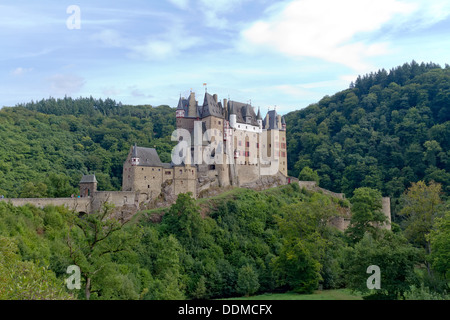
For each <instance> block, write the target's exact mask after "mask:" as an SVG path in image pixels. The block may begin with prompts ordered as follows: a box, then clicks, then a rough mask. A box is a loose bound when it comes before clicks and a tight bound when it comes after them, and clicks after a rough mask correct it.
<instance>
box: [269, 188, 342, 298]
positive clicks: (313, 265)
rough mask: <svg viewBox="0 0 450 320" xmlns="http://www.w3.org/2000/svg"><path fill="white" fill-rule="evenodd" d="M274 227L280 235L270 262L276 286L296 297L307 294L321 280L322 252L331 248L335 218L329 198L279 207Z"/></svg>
mask: <svg viewBox="0 0 450 320" xmlns="http://www.w3.org/2000/svg"><path fill="white" fill-rule="evenodd" d="M281 211H282V216H280V217H279V218H278V226H279V230H280V233H281V235H282V240H283V242H282V246H281V249H280V252H279V255H278V256H276V257H275V258H274V259H273V268H274V272H275V274H276V275H277V277H278V282H279V285H281V286H287V287H289V288H290V289H292V290H294V291H296V292H299V293H311V292H312V291H313V290H315V289H317V287H318V284H319V281H320V280H322V277H321V271H322V267H323V263H324V258H325V252H326V249H327V248H328V247H329V246H330V245H331V244H332V242H331V241H332V236H331V235H332V232H331V230H330V229H332V227H331V226H330V225H329V224H328V222H329V221H330V219H331V218H332V217H335V216H338V211H337V208H336V205H335V204H334V203H333V202H332V201H331V200H330V198H329V197H327V196H324V195H321V194H318V193H316V194H315V195H314V196H312V197H311V200H310V201H308V202H298V203H294V204H290V205H286V206H284V207H282V209H281Z"/></svg>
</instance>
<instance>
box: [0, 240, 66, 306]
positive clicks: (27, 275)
mask: <svg viewBox="0 0 450 320" xmlns="http://www.w3.org/2000/svg"><path fill="white" fill-rule="evenodd" d="M73 299H74V297H73V296H72V295H70V294H68V293H67V291H66V290H65V285H64V282H63V281H62V280H60V279H57V278H56V276H55V273H54V272H53V271H51V270H49V269H48V268H46V267H41V266H39V265H37V264H35V263H34V262H32V261H21V259H20V256H19V255H18V247H17V244H16V243H15V242H14V241H13V240H12V239H10V238H6V237H3V236H0V300H73Z"/></svg>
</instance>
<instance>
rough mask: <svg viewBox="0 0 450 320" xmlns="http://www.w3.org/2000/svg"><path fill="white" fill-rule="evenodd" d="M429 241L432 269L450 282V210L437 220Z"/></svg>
mask: <svg viewBox="0 0 450 320" xmlns="http://www.w3.org/2000/svg"><path fill="white" fill-rule="evenodd" d="M427 239H428V240H429V243H430V250H431V257H430V262H431V265H432V268H433V270H434V271H436V272H437V273H438V274H439V275H440V276H441V277H443V278H444V279H445V280H446V281H447V282H448V281H449V279H450V210H447V211H446V212H445V214H444V215H443V216H442V217H440V218H436V219H435V221H434V224H433V229H432V230H431V232H430V234H429V235H428V237H427Z"/></svg>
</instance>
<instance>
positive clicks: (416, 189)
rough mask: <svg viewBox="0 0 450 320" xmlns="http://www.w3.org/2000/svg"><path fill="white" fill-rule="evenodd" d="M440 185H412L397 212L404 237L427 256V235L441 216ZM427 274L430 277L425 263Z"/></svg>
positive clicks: (427, 263) (428, 245) (429, 271)
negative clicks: (402, 222) (400, 216)
mask: <svg viewBox="0 0 450 320" xmlns="http://www.w3.org/2000/svg"><path fill="white" fill-rule="evenodd" d="M440 193H441V185H440V184H437V183H434V182H430V183H429V184H428V185H427V184H426V183H425V182H424V181H419V182H417V183H413V184H412V186H411V187H410V188H409V189H408V190H407V192H405V194H404V197H403V208H402V209H401V211H400V212H399V214H400V215H402V216H404V217H405V218H406V219H405V221H404V227H405V236H406V237H407V239H409V240H410V241H411V242H412V243H413V244H415V245H416V246H419V247H421V248H423V249H424V250H425V252H426V254H427V255H429V254H430V253H431V245H430V239H429V237H428V235H429V234H430V232H431V231H432V228H433V224H434V220H435V219H436V218H437V217H440V216H442V215H443V206H442V200H441V197H440ZM425 264H426V266H427V270H428V273H429V274H430V275H431V272H432V270H431V265H430V263H429V261H428V260H427V261H425Z"/></svg>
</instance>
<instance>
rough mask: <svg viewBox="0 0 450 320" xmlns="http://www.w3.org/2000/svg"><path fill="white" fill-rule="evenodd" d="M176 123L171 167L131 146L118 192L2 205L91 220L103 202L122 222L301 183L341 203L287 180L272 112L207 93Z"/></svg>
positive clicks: (184, 104) (186, 103)
mask: <svg viewBox="0 0 450 320" xmlns="http://www.w3.org/2000/svg"><path fill="white" fill-rule="evenodd" d="M175 116H176V128H177V130H176V131H175V132H174V133H173V135H172V140H173V141H176V142H178V143H177V146H176V147H175V148H174V150H173V152H172V161H171V162H170V163H163V162H162V161H161V160H160V158H159V155H158V153H157V151H156V149H154V148H145V147H140V146H137V145H134V146H131V147H130V151H129V153H128V156H127V158H126V160H125V162H124V165H123V178H122V191H98V190H97V184H98V183H97V179H96V177H95V175H84V176H83V177H82V179H81V181H80V197H72V198H48V199H47V198H43V199H34V198H33V199H25V198H17V199H0V201H8V202H10V203H12V204H13V205H16V206H21V205H25V204H27V203H30V204H33V205H36V206H38V207H45V206H47V205H58V206H59V205H64V206H66V207H68V208H69V209H70V210H75V211H77V212H79V213H91V212H95V211H97V210H99V209H100V208H101V207H102V205H103V204H104V203H106V202H108V203H111V204H113V205H114V206H115V208H116V214H117V216H119V217H121V218H122V219H123V218H124V217H128V218H129V217H131V216H132V215H133V214H134V213H135V212H137V211H138V210H140V209H145V208H146V207H147V206H148V205H149V204H150V205H151V204H152V203H153V204H155V203H158V201H159V204H161V205H165V206H167V205H170V204H171V203H173V202H175V200H176V198H177V196H178V195H179V194H180V193H187V192H190V193H192V195H193V196H194V198H198V197H200V196H208V195H209V193H208V192H211V190H214V189H216V190H218V192H220V191H222V190H223V188H225V187H234V186H235V187H247V188H252V189H256V190H261V189H266V188H270V187H275V186H279V185H285V184H289V183H298V184H299V185H300V187H302V188H306V189H309V190H312V191H315V192H322V193H325V194H329V195H331V196H332V197H335V198H340V199H343V198H344V194H342V193H340V194H337V193H333V192H331V191H328V190H325V189H322V188H319V187H318V186H317V185H316V184H315V183H314V182H310V181H298V179H296V178H293V177H289V176H288V174H287V150H286V122H285V119H284V117H282V116H280V115H278V114H277V112H276V110H270V111H268V112H267V114H266V116H265V117H264V118H262V116H261V110H260V109H259V108H258V111H257V113H256V112H255V109H254V108H253V107H252V106H251V105H250V104H248V103H241V102H236V101H231V100H230V101H228V100H227V99H224V100H223V102H221V101H218V97H217V95H210V94H208V93H207V92H205V96H204V99H203V104H201V105H200V104H199V103H198V101H197V100H196V99H195V93H194V92H191V93H190V96H189V97H188V98H182V97H180V100H179V102H178V106H177V109H176V114H175ZM382 205H383V209H382V211H383V212H384V214H385V215H386V216H387V218H388V221H389V223H388V224H387V226H386V227H387V228H388V229H390V219H391V212H390V199H389V198H388V197H384V198H383V199H382ZM348 213H349V214H350V212H348ZM349 221H350V216H349V215H347V217H340V218H337V219H336V220H335V221H333V222H332V223H333V224H334V225H335V226H336V227H338V228H339V229H341V230H345V229H346V228H347V227H348V224H349Z"/></svg>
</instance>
